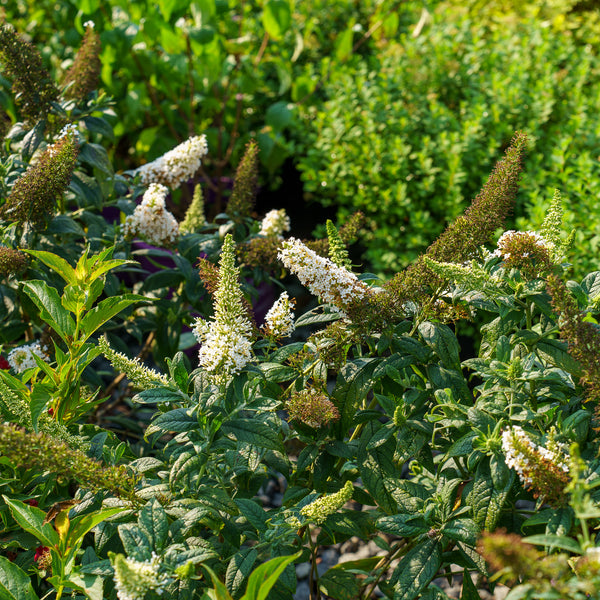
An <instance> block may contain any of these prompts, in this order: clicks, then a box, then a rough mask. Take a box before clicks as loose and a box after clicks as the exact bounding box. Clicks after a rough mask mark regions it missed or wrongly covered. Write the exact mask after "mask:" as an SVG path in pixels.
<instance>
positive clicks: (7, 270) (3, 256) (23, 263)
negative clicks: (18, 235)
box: [0, 246, 29, 276]
mask: <svg viewBox="0 0 600 600" xmlns="http://www.w3.org/2000/svg"><path fill="white" fill-rule="evenodd" d="M28 262H29V261H28V258H27V255H26V254H24V253H23V252H21V251H19V250H16V249H15V248H7V247H6V246H0V275H4V276H6V275H16V274H18V273H22V272H23V271H24V270H25V269H26V268H27V264H28Z"/></svg>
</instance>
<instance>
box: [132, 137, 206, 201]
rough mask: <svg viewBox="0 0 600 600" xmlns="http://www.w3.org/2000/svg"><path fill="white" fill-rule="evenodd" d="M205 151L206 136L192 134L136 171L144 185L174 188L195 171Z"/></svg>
mask: <svg viewBox="0 0 600 600" xmlns="http://www.w3.org/2000/svg"><path fill="white" fill-rule="evenodd" d="M207 153H208V145H207V143H206V136H205V135H199V136H194V137H191V138H189V139H188V140H186V141H185V142H183V143H182V144H179V146H176V147H175V148H173V149H172V150H169V152H167V153H166V154H163V155H162V156H160V157H159V158H157V159H156V160H153V161H152V162H150V163H148V164H145V165H143V166H142V167H140V168H139V169H137V171H136V172H137V173H138V174H139V175H140V177H141V180H142V183H144V184H145V185H148V184H150V183H161V184H163V185H166V186H167V187H169V188H171V189H172V190H174V189H177V188H178V187H179V186H180V185H181V184H182V183H185V182H186V181H188V179H190V178H191V177H192V176H193V175H194V174H195V173H196V171H197V170H198V169H199V168H200V165H201V164H202V160H201V159H202V158H203V157H204V156H206V154H207Z"/></svg>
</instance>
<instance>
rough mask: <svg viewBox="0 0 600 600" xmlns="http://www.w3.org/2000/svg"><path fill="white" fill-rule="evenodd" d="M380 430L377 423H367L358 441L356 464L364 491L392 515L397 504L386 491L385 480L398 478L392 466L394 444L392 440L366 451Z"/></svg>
mask: <svg viewBox="0 0 600 600" xmlns="http://www.w3.org/2000/svg"><path fill="white" fill-rule="evenodd" d="M379 428H380V425H379V424H378V423H373V422H370V423H367V424H366V425H365V429H364V431H363V434H362V436H361V439H360V445H359V448H358V455H357V462H358V469H359V472H360V476H361V478H362V480H363V484H364V486H365V488H366V490H367V491H368V492H369V493H370V494H371V495H372V496H373V498H374V499H375V501H376V502H377V504H378V506H380V507H381V508H382V509H383V510H384V511H385V512H387V513H394V512H396V510H397V504H396V501H395V500H394V497H393V495H392V493H391V491H390V490H389V489H388V487H387V485H389V483H387V480H389V479H390V478H391V479H392V480H393V479H394V478H395V477H397V476H398V472H397V469H396V467H395V465H394V461H393V458H394V450H395V448H396V442H395V440H394V439H393V438H390V439H388V440H387V441H386V442H385V443H384V444H382V445H380V446H377V447H376V448H374V449H372V450H367V447H368V445H369V442H370V441H371V440H372V439H373V437H375V436H376V435H377V431H378V429H379Z"/></svg>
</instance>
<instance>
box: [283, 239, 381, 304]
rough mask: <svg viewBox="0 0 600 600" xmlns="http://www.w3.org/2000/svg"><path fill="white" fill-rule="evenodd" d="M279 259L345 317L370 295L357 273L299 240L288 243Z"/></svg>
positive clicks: (286, 242) (287, 241) (285, 242)
mask: <svg viewBox="0 0 600 600" xmlns="http://www.w3.org/2000/svg"><path fill="white" fill-rule="evenodd" d="M277 257H278V258H279V260H281V261H282V262H283V264H284V265H285V267H286V268H287V269H289V270H290V271H291V272H292V273H294V274H295V275H296V276H297V277H298V279H299V280H300V282H301V283H302V284H303V285H305V286H306V287H307V288H308V289H309V290H310V291H311V292H312V293H313V294H314V295H315V296H318V297H319V298H321V300H323V302H327V303H329V304H332V305H333V307H334V308H335V309H337V311H339V312H340V313H342V314H345V311H346V310H347V309H348V308H350V307H351V306H352V304H354V303H355V302H360V301H362V300H364V299H365V298H366V297H367V296H368V295H369V294H370V291H369V288H368V287H367V286H366V285H365V284H364V283H362V282H361V281H359V280H358V278H357V277H356V275H354V273H351V272H350V271H348V269H346V268H344V267H338V266H337V265H336V264H334V263H333V262H332V261H331V260H329V259H327V258H323V257H322V256H319V255H318V254H317V253H316V252H314V251H313V250H311V249H310V248H308V247H306V246H305V245H304V244H303V243H302V242H301V241H300V240H297V239H296V238H289V239H288V240H285V241H284V242H283V244H282V246H281V250H280V251H279V254H278V255H277Z"/></svg>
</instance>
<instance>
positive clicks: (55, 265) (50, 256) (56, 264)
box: [23, 249, 77, 285]
mask: <svg viewBox="0 0 600 600" xmlns="http://www.w3.org/2000/svg"><path fill="white" fill-rule="evenodd" d="M23 252H27V254H31V256H35V258H37V259H38V260H40V261H41V262H43V263H44V264H45V265H46V266H47V267H50V268H51V269H52V270H53V271H54V272H55V273H58V274H59V275H60V276H61V277H62V278H63V279H64V280H65V281H66V282H67V283H70V284H71V285H75V284H76V283H77V277H76V276H75V269H74V268H73V267H72V266H71V265H70V264H69V263H68V262H67V261H66V260H65V259H64V258H62V257H61V256H58V255H56V254H54V253H53V252H46V251H44V250H28V249H24V250H23Z"/></svg>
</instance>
